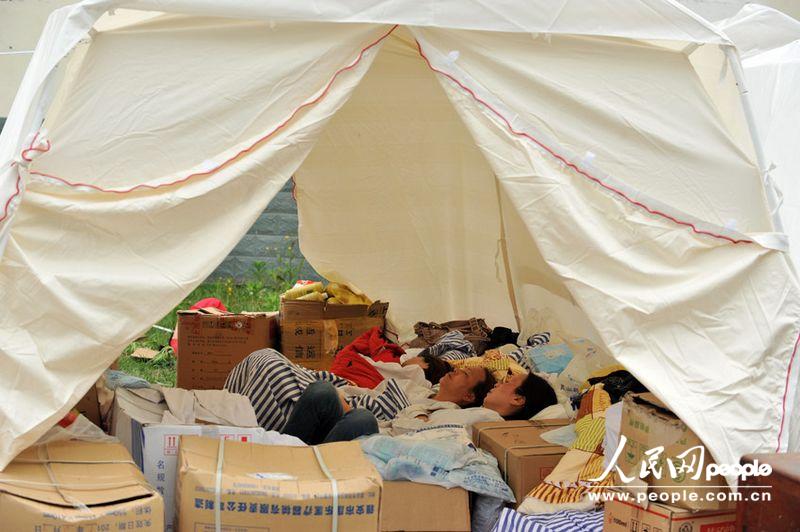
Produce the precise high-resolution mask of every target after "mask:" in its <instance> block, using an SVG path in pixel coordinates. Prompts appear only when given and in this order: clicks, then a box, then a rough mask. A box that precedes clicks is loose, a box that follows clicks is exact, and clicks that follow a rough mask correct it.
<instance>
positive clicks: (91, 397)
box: [75, 384, 103, 428]
mask: <svg viewBox="0 0 800 532" xmlns="http://www.w3.org/2000/svg"><path fill="white" fill-rule="evenodd" d="M75 409H76V410H77V411H78V412H80V413H81V414H83V415H84V416H86V419H88V420H89V421H91V422H92V423H94V424H95V425H97V426H98V427H101V428H102V427H103V420H102V416H101V415H100V401H99V400H98V398H97V385H94V384H93V385H92V387H91V388H89V391H88V392H86V395H84V396H83V398H82V399H81V400H80V401H78V404H77V405H75Z"/></svg>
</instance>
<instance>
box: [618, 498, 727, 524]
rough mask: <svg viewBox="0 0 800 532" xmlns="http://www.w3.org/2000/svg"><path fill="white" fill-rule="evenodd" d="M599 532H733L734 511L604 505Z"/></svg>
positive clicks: (622, 502)
mask: <svg viewBox="0 0 800 532" xmlns="http://www.w3.org/2000/svg"><path fill="white" fill-rule="evenodd" d="M603 511H604V512H605V515H604V516H603V532H696V531H700V532H735V531H736V512H735V511H734V510H706V511H700V512H696V511H691V510H687V509H685V508H678V507H676V506H669V505H667V504H662V503H653V502H651V503H650V504H648V505H646V506H640V505H638V504H636V503H634V502H632V501H630V500H627V501H623V500H619V499H614V500H611V501H608V502H606V503H605V507H604V510H603Z"/></svg>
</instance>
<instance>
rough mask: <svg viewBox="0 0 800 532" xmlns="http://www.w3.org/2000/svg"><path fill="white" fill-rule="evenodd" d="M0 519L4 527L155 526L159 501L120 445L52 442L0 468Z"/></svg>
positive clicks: (157, 529) (159, 520) (160, 526)
mask: <svg viewBox="0 0 800 532" xmlns="http://www.w3.org/2000/svg"><path fill="white" fill-rule="evenodd" d="M0 522H1V523H2V525H1V526H0V528H2V529H3V530H9V531H11V530H15V531H16V530H34V531H45V530H61V531H67V530H87V531H89V530H131V529H135V530H141V531H151V532H161V531H163V530H164V501H163V500H162V498H161V496H160V495H159V494H158V493H157V492H156V491H155V490H154V489H153V488H152V487H151V486H149V485H148V484H147V482H146V481H145V479H144V477H143V476H142V473H141V472H140V471H139V470H138V469H137V468H136V465H135V464H134V463H133V461H132V460H131V456H130V454H129V453H128V451H127V450H126V449H125V448H124V447H123V446H122V445H120V444H118V443H99V442H84V441H60V442H52V443H48V444H45V445H37V446H33V447H30V448H28V449H26V450H25V451H23V452H22V453H20V454H19V456H17V458H15V459H14V461H13V462H11V463H10V464H9V465H8V466H7V467H6V469H5V470H3V471H2V472H0ZM126 527H127V528H126Z"/></svg>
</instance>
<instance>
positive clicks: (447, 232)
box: [295, 31, 516, 338]
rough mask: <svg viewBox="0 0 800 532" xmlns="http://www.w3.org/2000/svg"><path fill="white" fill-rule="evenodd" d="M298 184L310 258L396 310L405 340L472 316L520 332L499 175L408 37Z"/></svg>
mask: <svg viewBox="0 0 800 532" xmlns="http://www.w3.org/2000/svg"><path fill="white" fill-rule="evenodd" d="M401 33H402V34H403V38H400V37H398V35H400V34H401ZM295 183H296V189H295V193H296V197H297V204H298V216H299V221H300V227H299V233H300V246H301V250H302V251H303V255H304V256H305V257H306V258H307V259H308V261H309V262H310V263H311V264H313V265H314V268H315V269H316V270H317V271H318V272H319V273H320V274H321V275H322V276H323V277H325V278H327V279H330V280H336V281H341V282H348V283H351V284H354V285H355V286H357V287H358V288H359V289H361V290H363V291H365V293H367V294H368V295H369V296H370V297H371V298H373V299H378V298H380V299H382V300H384V301H389V302H390V306H389V310H390V318H391V321H392V323H393V325H394V326H395V327H390V328H394V329H395V332H396V333H397V334H398V335H399V336H400V337H401V338H408V337H409V336H413V330H412V325H413V324H414V323H415V321H418V320H427V319H430V320H434V319H436V320H440V321H447V320H451V319H460V318H462V317H463V316H466V315H470V316H472V315H480V316H481V317H485V318H486V319H487V320H488V321H489V322H490V323H492V324H495V325H506V326H509V327H511V326H514V327H516V324H515V321H514V316H513V314H512V312H511V305H510V303H509V297H508V287H507V283H506V279H505V270H504V268H503V265H502V257H501V256H500V254H499V247H498V246H499V243H498V238H499V235H500V217H499V212H498V203H497V199H496V195H497V193H496V189H495V183H494V174H493V173H492V171H491V169H490V168H489V165H488V164H487V163H486V161H485V159H484V158H483V156H482V155H481V153H480V151H479V150H478V149H477V147H476V146H475V143H474V142H473V140H472V138H471V137H470V135H469V133H468V132H467V131H466V129H465V128H464V126H463V124H462V123H461V119H460V118H459V117H458V114H457V113H456V112H455V110H454V109H453V106H452V105H451V104H450V102H449V101H448V100H447V98H446V96H445V95H444V93H443V92H442V90H441V88H440V87H439V86H438V83H437V82H436V79H435V78H434V77H433V76H432V75H431V72H430V71H429V70H428V69H427V68H426V66H425V64H424V63H423V62H422V61H420V58H419V55H418V54H417V50H416V46H415V45H414V42H413V39H410V37H408V34H407V32H400V31H396V32H395V33H394V34H393V35H392V37H391V38H390V39H388V40H387V43H386V44H385V45H384V47H383V49H382V50H381V53H380V55H379V56H378V58H377V59H376V61H375V64H374V65H373V66H372V68H371V69H370V72H369V73H368V74H367V75H366V76H365V78H364V81H363V82H362V84H361V85H360V86H359V87H358V88H357V89H356V90H355V92H354V94H353V97H352V98H351V99H350V101H348V102H347V104H345V105H344V107H343V108H342V110H341V111H340V112H339V113H337V114H336V116H335V117H334V118H333V119H332V120H331V122H330V124H328V126H327V127H326V128H325V131H324V132H323V134H322V136H321V137H320V139H319V141H318V142H317V144H316V145H315V146H314V148H313V150H312V151H311V153H310V155H309V157H308V158H307V159H306V161H305V162H304V163H303V165H302V166H301V168H300V170H299V171H298V172H297V175H296V176H295Z"/></svg>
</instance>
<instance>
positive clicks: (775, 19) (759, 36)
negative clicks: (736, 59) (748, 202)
mask: <svg viewBox="0 0 800 532" xmlns="http://www.w3.org/2000/svg"><path fill="white" fill-rule="evenodd" d="M719 26H720V28H721V29H722V30H723V31H724V32H725V34H726V35H728V36H729V37H730V39H731V40H733V42H734V44H735V45H736V46H737V48H738V49H739V52H740V56H741V59H742V67H743V69H744V79H745V83H746V85H747V90H748V93H749V96H750V100H751V102H752V105H753V111H754V113H753V114H754V116H755V119H756V120H755V123H756V126H757V128H758V132H759V135H760V138H761V139H762V141H763V143H764V151H765V155H766V158H767V164H768V167H769V168H770V176H771V178H772V180H774V182H775V184H776V185H777V188H778V190H779V191H781V192H782V198H781V199H782V201H781V205H780V215H781V221H782V223H783V227H784V230H785V232H786V234H787V235H788V236H789V241H790V242H791V244H792V246H791V249H790V252H791V255H792V258H793V259H794V265H795V269H797V267H798V266H800V244H798V243H800V179H798V176H800V153H798V150H797V147H798V146H800V128H798V127H797V124H798V123H800V22H798V21H797V20H795V19H793V18H792V17H790V16H788V15H785V14H783V13H781V12H780V11H777V10H775V9H772V8H769V7H765V6H761V5H758V4H748V5H746V6H744V7H743V8H742V9H741V11H739V12H738V13H737V14H736V15H735V16H733V17H731V18H730V19H727V20H724V21H722V22H720V23H719Z"/></svg>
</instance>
